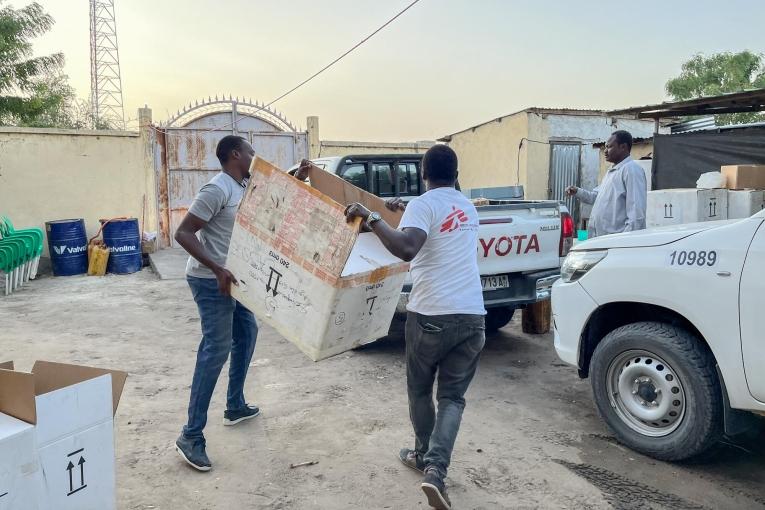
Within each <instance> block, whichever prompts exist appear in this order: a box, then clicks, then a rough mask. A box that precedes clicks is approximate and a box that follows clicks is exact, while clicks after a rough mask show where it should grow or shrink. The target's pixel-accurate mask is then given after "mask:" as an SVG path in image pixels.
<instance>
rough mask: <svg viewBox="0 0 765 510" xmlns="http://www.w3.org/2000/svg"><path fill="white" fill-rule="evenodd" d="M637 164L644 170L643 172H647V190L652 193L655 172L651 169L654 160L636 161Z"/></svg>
mask: <svg viewBox="0 0 765 510" xmlns="http://www.w3.org/2000/svg"><path fill="white" fill-rule="evenodd" d="M635 163H637V164H638V165H640V168H642V169H643V172H645V183H646V189H647V190H648V191H651V189H652V181H653V172H652V170H651V168H652V165H653V160H652V159H636V160H635Z"/></svg>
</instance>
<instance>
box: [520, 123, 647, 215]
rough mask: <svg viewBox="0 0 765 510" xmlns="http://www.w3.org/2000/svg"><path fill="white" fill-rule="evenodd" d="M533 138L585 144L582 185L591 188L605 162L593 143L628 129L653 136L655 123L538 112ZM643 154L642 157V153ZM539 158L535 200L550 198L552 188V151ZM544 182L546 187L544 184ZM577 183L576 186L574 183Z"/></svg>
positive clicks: (534, 172) (535, 170) (535, 168)
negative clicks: (601, 159)
mask: <svg viewBox="0 0 765 510" xmlns="http://www.w3.org/2000/svg"><path fill="white" fill-rule="evenodd" d="M529 125H530V126H531V127H532V129H530V131H529V133H530V136H529V137H530V138H533V139H536V140H543V141H547V142H551V143H552V142H555V141H562V142H563V141H565V142H579V143H581V144H582V152H581V160H580V178H581V181H580V185H581V186H582V187H584V188H587V189H592V188H594V187H595V186H597V184H598V182H599V181H600V177H601V176H602V175H601V172H600V170H601V163H600V150H599V149H597V148H595V147H593V146H592V144H593V143H596V142H600V141H604V140H607V139H608V137H609V136H610V135H611V133H613V132H614V131H616V130H617V129H625V130H627V131H629V132H630V133H632V136H634V137H636V138H638V137H640V138H645V137H650V136H652V135H653V131H654V123H653V121H652V120H632V119H620V118H611V117H607V116H605V115H602V116H600V115H555V114H551V115H544V114H537V113H530V114H529ZM641 155H642V154H641ZM535 156H536V157H534V158H533V160H531V161H532V162H533V168H532V169H531V170H530V172H531V174H532V175H534V176H535V181H534V182H535V187H534V189H535V190H536V191H538V192H539V194H540V196H537V197H535V198H547V196H546V195H545V194H546V193H547V191H546V190H547V189H549V188H548V186H549V183H548V180H547V179H548V176H549V172H550V149H549V146H548V147H547V150H546V151H542V150H538V151H537V152H536V154H535ZM542 181H544V185H542V184H543V183H542ZM572 184H573V183H572ZM588 209H589V208H584V207H583V209H582V216H583V217H587V216H588V212H589V211H588Z"/></svg>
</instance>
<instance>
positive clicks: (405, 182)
mask: <svg viewBox="0 0 765 510" xmlns="http://www.w3.org/2000/svg"><path fill="white" fill-rule="evenodd" d="M398 179H399V185H398V192H399V195H400V196H410V195H411V196H415V197H416V196H419V194H420V178H419V175H418V174H417V164H416V163H399V164H398Z"/></svg>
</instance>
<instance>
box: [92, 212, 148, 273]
mask: <svg viewBox="0 0 765 510" xmlns="http://www.w3.org/2000/svg"><path fill="white" fill-rule="evenodd" d="M105 221H106V220H101V223H105ZM103 236H104V243H105V244H106V247H107V248H109V262H108V264H107V265H106V271H107V272H109V273H115V274H129V273H135V272H137V271H140V270H141V267H143V256H142V255H141V232H140V230H139V229H138V219H136V218H130V219H127V220H112V221H110V222H109V223H107V224H106V225H105V226H104V230H103Z"/></svg>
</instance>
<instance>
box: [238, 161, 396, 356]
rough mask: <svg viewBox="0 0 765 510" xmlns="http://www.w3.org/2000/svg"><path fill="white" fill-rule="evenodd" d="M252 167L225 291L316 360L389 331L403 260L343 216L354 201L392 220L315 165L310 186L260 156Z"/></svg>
mask: <svg viewBox="0 0 765 510" xmlns="http://www.w3.org/2000/svg"><path fill="white" fill-rule="evenodd" d="M250 170H251V178H250V182H249V184H248V186H247V190H246V191H245V194H244V198H243V199H242V202H241V204H240V206H239V212H238V214H237V219H236V223H235V225H234V231H233V234H232V236H231V245H230V248H229V252H228V259H227V262H226V267H227V268H228V269H229V270H230V271H231V272H232V273H233V274H234V276H235V277H236V278H237V280H239V284H238V285H237V286H235V287H233V288H232V295H233V296H234V297H235V298H236V299H237V300H238V301H239V302H240V303H242V304H243V305H244V306H246V307H247V308H249V309H250V310H252V312H253V313H255V315H257V317H258V318H259V319H260V320H261V321H263V322H266V323H267V324H269V325H271V326H272V327H274V328H275V329H276V330H277V331H278V332H279V333H280V334H281V335H282V336H284V337H285V338H287V339H288V340H290V341H291V342H293V343H295V344H296V345H297V346H298V347H299V348H300V349H301V350H302V351H303V352H304V353H305V354H306V355H308V356H309V357H310V358H311V359H313V360H314V361H318V360H320V359H323V358H327V357H329V356H333V355H335V354H339V353H341V352H344V351H347V350H348V349H351V348H353V347H356V346H359V345H362V344H365V343H369V342H371V341H374V340H376V339H378V338H381V337H383V336H385V335H387V333H388V329H389V326H390V323H391V320H392V318H393V314H394V312H395V309H396V304H397V303H398V299H399V294H400V293H401V288H402V287H403V284H404V278H405V276H406V272H407V270H408V264H406V263H404V262H403V261H401V260H400V259H398V258H396V257H394V256H392V255H391V254H390V253H389V252H388V251H387V250H386V249H385V248H384V247H383V245H382V244H381V243H380V241H379V240H378V239H377V236H375V235H374V234H371V233H367V234H361V235H360V234H359V221H356V222H354V223H351V224H349V223H347V222H346V219H345V215H344V211H345V208H346V205H347V204H349V203H352V202H361V203H363V204H365V205H367V207H369V208H370V209H371V210H373V211H378V212H380V213H381V214H382V215H383V217H384V218H385V220H386V221H387V222H388V223H389V224H391V225H392V226H394V227H395V226H397V225H398V222H399V220H400V214H398V213H393V212H391V211H389V210H387V209H386V208H385V203H384V201H383V200H381V199H380V198H378V197H375V196H374V195H371V194H369V193H366V192H364V191H362V190H361V189H359V188H357V187H355V186H353V185H351V184H350V183H347V182H346V181H344V180H343V179H341V178H339V177H336V176H334V175H332V174H330V173H328V172H325V171H323V170H321V169H319V168H318V167H313V168H312V169H311V173H310V181H311V186H308V185H307V184H304V183H302V182H300V181H298V180H297V179H295V178H293V177H291V176H289V175H287V174H286V173H285V172H283V171H281V170H279V169H278V168H276V167H275V166H273V165H271V164H270V163H268V162H266V161H264V160H262V159H256V160H255V161H253V164H252V167H251V169H250Z"/></svg>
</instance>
